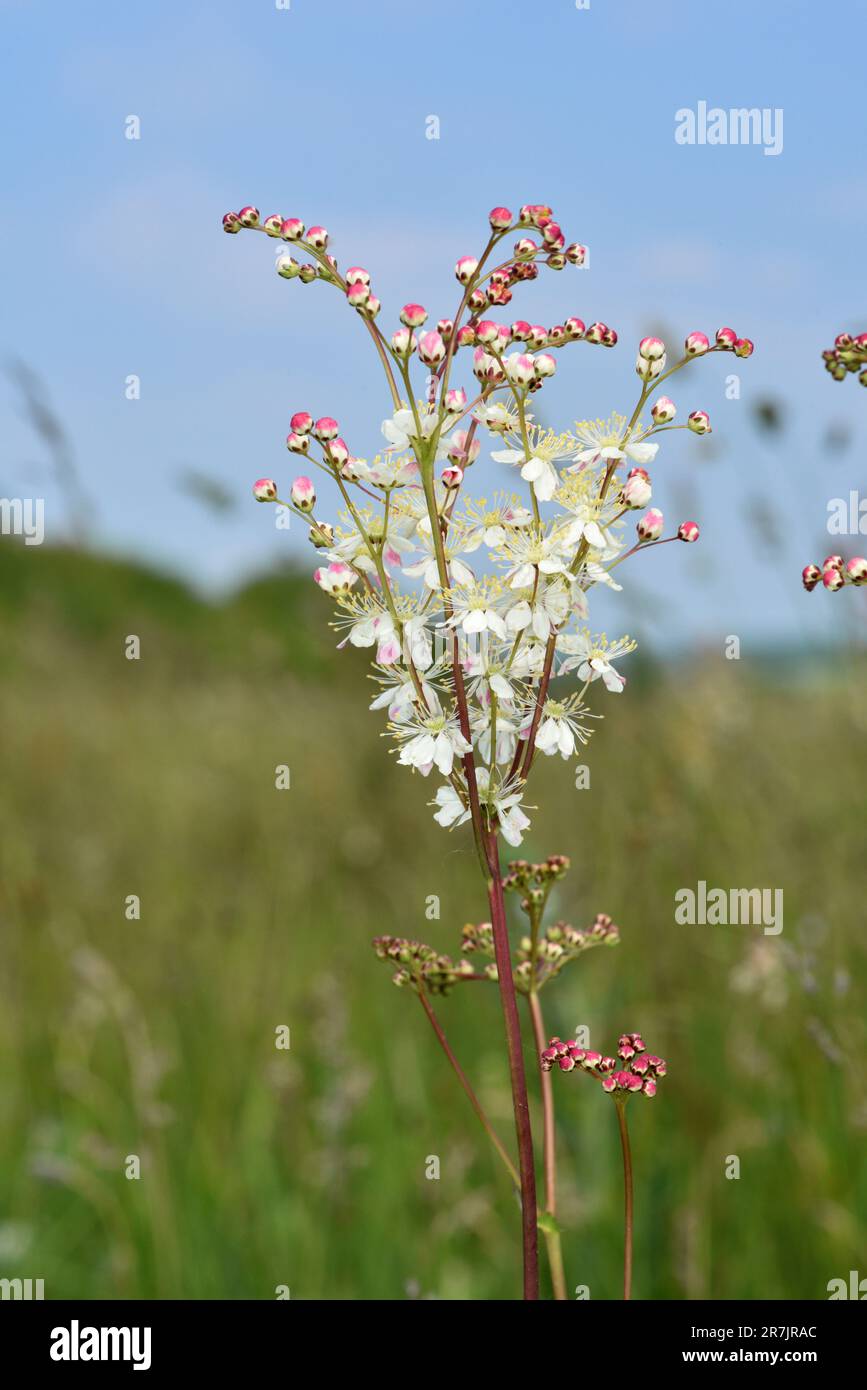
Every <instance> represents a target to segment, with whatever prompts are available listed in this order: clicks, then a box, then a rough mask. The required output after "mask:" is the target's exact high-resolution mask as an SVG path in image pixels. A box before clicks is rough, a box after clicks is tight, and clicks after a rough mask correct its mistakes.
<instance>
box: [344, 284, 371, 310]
mask: <svg viewBox="0 0 867 1390" xmlns="http://www.w3.org/2000/svg"><path fill="white" fill-rule="evenodd" d="M346 298H347V299H348V300H349V303H350V304H351V305H352V307H353V309H360V308H361V307H362V306H363V305H364V304H366V303H367V301H368V300H369V299H370V286H369V285H366V284H365V283H364V281H363V280H356V281H355V283H354V284H352V285H347V287H346Z"/></svg>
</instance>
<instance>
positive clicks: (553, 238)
mask: <svg viewBox="0 0 867 1390" xmlns="http://www.w3.org/2000/svg"><path fill="white" fill-rule="evenodd" d="M542 239H543V241H544V242H545V243H546V244H547V245H548V246H550V247H551V248H552V249H553V250H555V251H559V250H561V249H562V248H563V247H564V246H565V245H566V238H565V237H564V235H563V228H562V227H561V226H560V224H559V223H558V222H546V223H545V225H544V227H543V228H542Z"/></svg>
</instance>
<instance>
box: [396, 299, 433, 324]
mask: <svg viewBox="0 0 867 1390" xmlns="http://www.w3.org/2000/svg"><path fill="white" fill-rule="evenodd" d="M426 319H427V309H425V307H424V305H423V304H404V306H403V308H402V309H401V311H400V321H401V323H403V324H405V325H406V327H407V328H421V326H422V324H423V323H424V322H425V320H426Z"/></svg>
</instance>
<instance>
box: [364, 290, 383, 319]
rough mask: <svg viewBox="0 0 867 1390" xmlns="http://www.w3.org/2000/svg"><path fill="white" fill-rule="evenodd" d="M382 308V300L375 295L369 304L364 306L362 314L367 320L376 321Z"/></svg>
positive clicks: (371, 297) (369, 300)
mask: <svg viewBox="0 0 867 1390" xmlns="http://www.w3.org/2000/svg"><path fill="white" fill-rule="evenodd" d="M381 308H382V304H381V302H380V300H378V299H377V297H376V295H375V294H372V295H371V296H370V298H369V299H368V301H367V303H366V304H363V305H362V307H361V312H362V313H363V314H364V316H365V318H368V319H375V318H376V316H377V314H378V313H379V311H380V309H381Z"/></svg>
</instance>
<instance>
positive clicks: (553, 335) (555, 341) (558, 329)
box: [548, 323, 566, 347]
mask: <svg viewBox="0 0 867 1390" xmlns="http://www.w3.org/2000/svg"><path fill="white" fill-rule="evenodd" d="M565 341H566V328H565V326H564V325H563V324H562V323H555V324H554V326H553V328H549V329H548V342H549V344H550V345H551V347H562V346H563V344H564V343H565Z"/></svg>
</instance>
